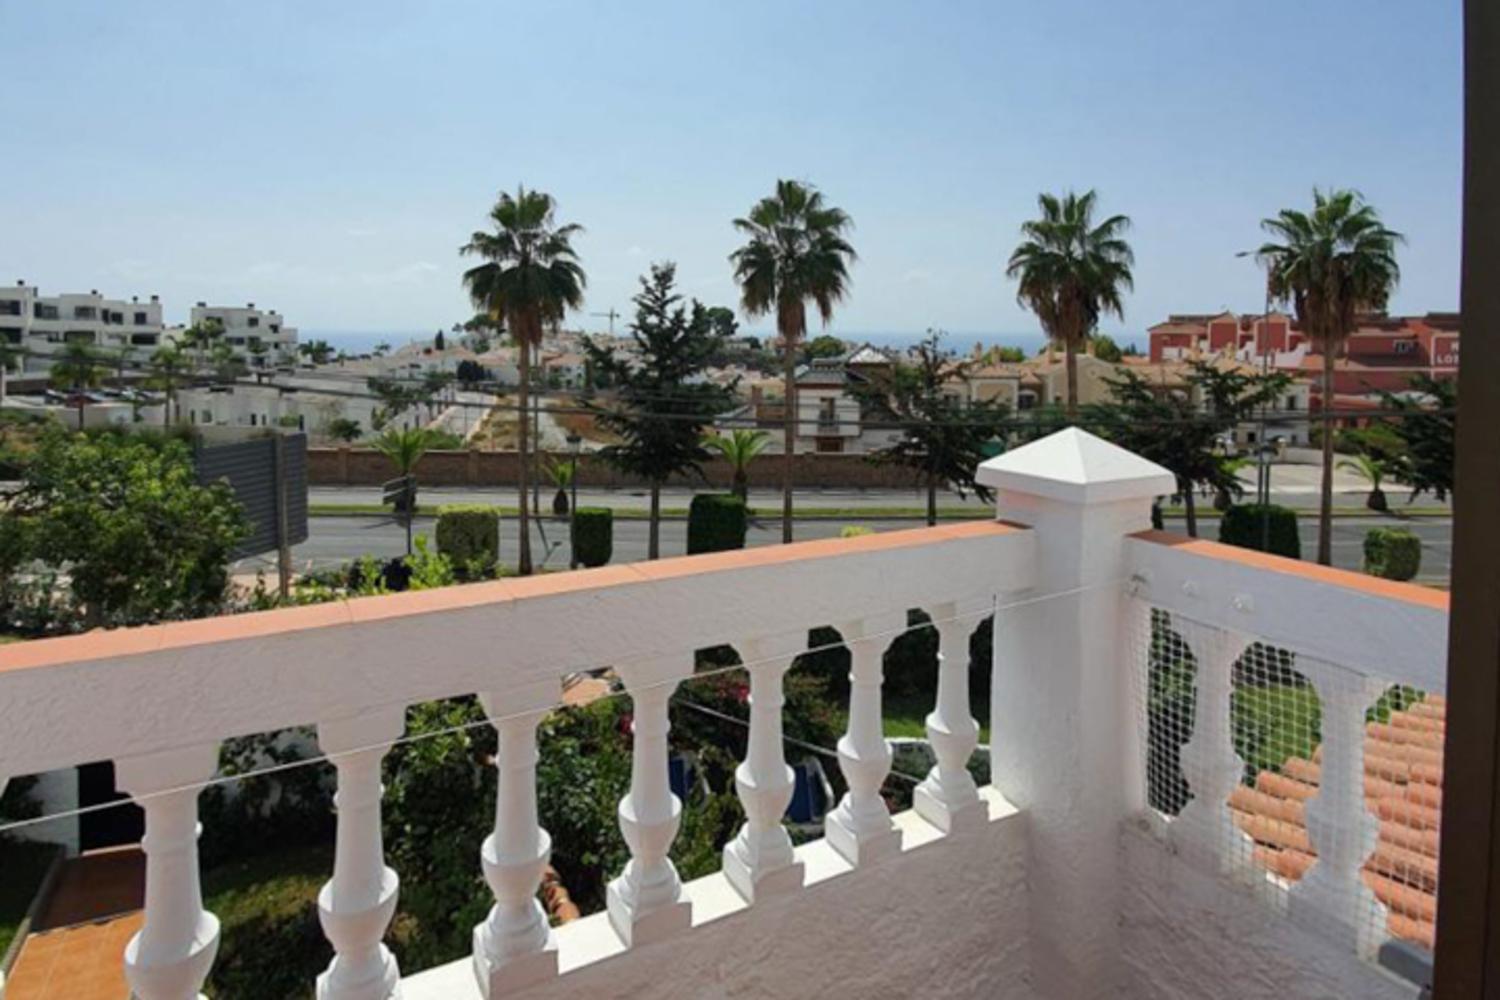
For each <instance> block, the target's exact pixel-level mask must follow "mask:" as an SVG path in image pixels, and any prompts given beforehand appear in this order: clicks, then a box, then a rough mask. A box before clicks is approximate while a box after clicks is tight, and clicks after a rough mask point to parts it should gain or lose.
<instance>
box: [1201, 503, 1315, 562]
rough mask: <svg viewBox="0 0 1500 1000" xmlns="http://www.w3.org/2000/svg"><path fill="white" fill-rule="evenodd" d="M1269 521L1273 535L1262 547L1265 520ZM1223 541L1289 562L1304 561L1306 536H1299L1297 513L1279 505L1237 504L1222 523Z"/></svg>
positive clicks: (1222, 519)
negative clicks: (1303, 553)
mask: <svg viewBox="0 0 1500 1000" xmlns="http://www.w3.org/2000/svg"><path fill="white" fill-rule="evenodd" d="M1263 517H1265V518H1269V520H1270V525H1269V529H1270V530H1269V531H1267V532H1266V540H1267V542H1268V543H1269V544H1267V545H1265V546H1262V545H1261V520H1262V518H1263ZM1219 541H1221V542H1223V543H1224V544H1226V545H1238V546H1239V547H1240V548H1242V549H1255V550H1256V551H1266V552H1270V553H1271V554H1273V555H1278V556H1286V557H1287V558H1288V559H1301V558H1302V536H1301V535H1299V534H1298V533H1297V512H1296V511H1294V510H1291V509H1290V508H1287V507H1281V506H1278V505H1276V504H1254V503H1251V504H1236V505H1234V506H1233V507H1230V508H1229V509H1228V510H1226V511H1225V512H1224V515H1223V517H1221V518H1220V519H1219Z"/></svg>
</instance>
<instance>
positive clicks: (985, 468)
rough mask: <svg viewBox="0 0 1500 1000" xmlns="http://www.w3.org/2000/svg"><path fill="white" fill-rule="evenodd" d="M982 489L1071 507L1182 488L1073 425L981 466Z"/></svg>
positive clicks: (1164, 472) (1141, 460)
mask: <svg viewBox="0 0 1500 1000" xmlns="http://www.w3.org/2000/svg"><path fill="white" fill-rule="evenodd" d="M975 478H976V479H978V481H979V482H980V484H981V485H984V486H991V487H994V488H996V489H998V490H1002V491H1005V492H1011V493H1025V494H1029V495H1032V496H1039V497H1045V498H1047V499H1049V500H1058V501H1061V502H1063V503H1069V504H1080V505H1084V504H1096V503H1113V502H1116V501H1121V500H1139V499H1143V498H1147V497H1157V496H1161V495H1163V494H1167V493H1174V492H1176V490H1177V477H1176V476H1174V475H1172V473H1171V472H1169V471H1167V470H1166V469H1164V468H1162V467H1161V466H1159V465H1157V464H1156V463H1155V462H1148V461H1146V460H1145V459H1144V458H1141V457H1140V456H1139V455H1137V454H1135V453H1134V452H1130V451H1126V450H1125V449H1124V448H1121V447H1120V446H1119V445H1115V444H1110V443H1109V442H1108V441H1106V440H1104V439H1103V438H1101V437H1097V436H1095V435H1093V434H1090V433H1089V432H1088V431H1085V430H1079V429H1078V428H1077V427H1069V428H1067V429H1065V430H1060V431H1058V432H1057V433H1055V434H1049V435H1047V436H1046V437H1044V438H1041V439H1040V440H1037V441H1032V442H1031V443H1029V444H1024V445H1022V446H1021V447H1019V448H1017V449H1015V450H1014V451H1008V452H1005V453H1004V454H1003V455H996V456H995V457H994V458H991V459H989V460H988V461H986V462H984V463H983V464H981V465H980V466H979V471H978V473H977V474H976V476H975Z"/></svg>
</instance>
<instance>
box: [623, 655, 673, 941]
mask: <svg viewBox="0 0 1500 1000" xmlns="http://www.w3.org/2000/svg"><path fill="white" fill-rule="evenodd" d="M692 664H693V661H692V658H691V657H680V658H676V659H671V660H652V661H649V662H636V663H628V664H624V665H621V666H619V667H618V668H617V672H618V673H619V675H620V677H621V679H622V680H623V681H624V682H625V688H626V690H627V691H629V692H630V698H631V703H632V706H633V708H634V715H635V719H634V722H633V724H632V726H631V732H632V733H633V734H634V739H633V743H634V746H633V749H632V754H631V759H630V794H628V795H626V796H625V797H624V798H622V799H621V800H620V808H619V816H620V832H621V833H623V834H624V836H625V843H626V844H628V845H629V846H630V861H629V862H628V863H627V864H626V865H625V871H624V873H623V874H622V875H621V876H620V877H619V878H617V879H615V880H614V881H613V882H611V883H610V884H609V893H608V904H609V920H610V923H611V924H613V925H614V928H615V931H616V933H618V934H619V935H620V938H621V940H623V941H624V942H625V943H626V944H627V945H641V944H651V943H654V942H656V941H660V940H662V939H664V938H667V937H670V936H671V935H673V934H676V933H678V932H680V931H685V930H687V929H688V927H690V926H691V925H692V917H693V905H692V903H690V902H689V901H687V900H685V899H683V898H682V880H681V879H680V878H678V876H677V868H676V866H674V865H673V864H672V861H671V859H670V858H668V857H667V852H668V851H669V850H671V848H672V841H673V840H674V839H675V838H676V836H677V827H678V825H679V824H680V823H681V821H682V803H681V801H679V800H678V798H677V796H676V795H674V794H672V789H671V782H670V778H669V776H668V773H667V753H668V746H667V733H668V732H669V731H670V730H671V718H670V716H669V714H668V712H667V705H668V702H669V700H670V699H671V697H672V692H673V691H675V690H676V689H677V682H678V680H680V679H681V678H683V677H686V676H688V675H690V674H691V673H692Z"/></svg>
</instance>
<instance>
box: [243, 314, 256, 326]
mask: <svg viewBox="0 0 1500 1000" xmlns="http://www.w3.org/2000/svg"><path fill="white" fill-rule="evenodd" d="M245 325H246V326H260V317H259V316H251V317H250V318H249V319H247V320H245Z"/></svg>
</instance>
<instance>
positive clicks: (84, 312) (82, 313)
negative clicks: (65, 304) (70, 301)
mask: <svg viewBox="0 0 1500 1000" xmlns="http://www.w3.org/2000/svg"><path fill="white" fill-rule="evenodd" d="M96 315H97V313H96V311H95V310H94V307H93V306H74V307H73V318H74V319H93V318H94V317H95V316H96Z"/></svg>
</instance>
